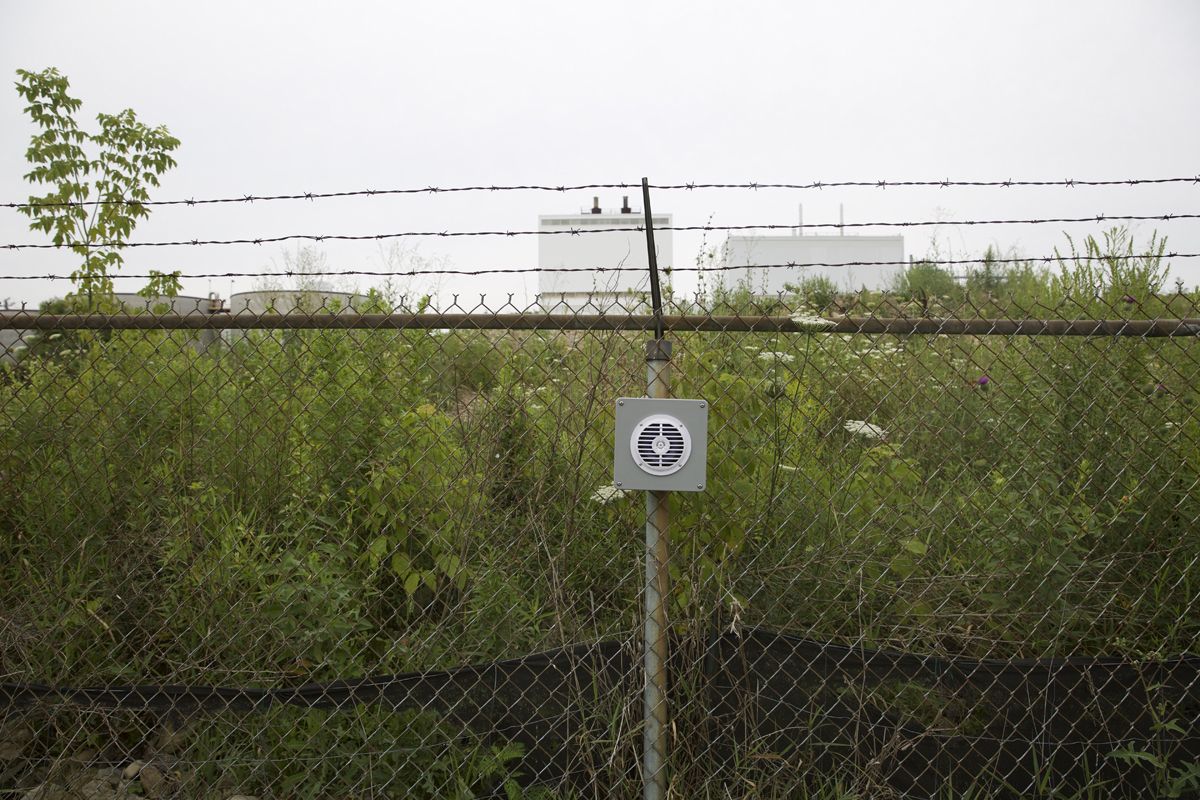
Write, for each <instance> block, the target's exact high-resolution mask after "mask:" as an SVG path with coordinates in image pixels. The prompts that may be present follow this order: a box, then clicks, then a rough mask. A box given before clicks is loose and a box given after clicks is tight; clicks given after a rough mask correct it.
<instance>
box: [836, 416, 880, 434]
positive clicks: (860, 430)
mask: <svg viewBox="0 0 1200 800" xmlns="http://www.w3.org/2000/svg"><path fill="white" fill-rule="evenodd" d="M842 427H843V428H845V429H846V430H847V431H849V432H850V433H852V434H855V435H857V436H862V437H864V438H867V439H884V438H885V437H886V436H887V431H885V430H884V429H883V428H881V427H879V426H878V425H872V424H871V423H869V422H863V421H862V420H857V419H848V420H846V421H845V422H844V423H842Z"/></svg>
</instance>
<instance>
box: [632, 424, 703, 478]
mask: <svg viewBox="0 0 1200 800" xmlns="http://www.w3.org/2000/svg"><path fill="white" fill-rule="evenodd" d="M629 452H630V453H631V454H632V455H633V460H634V462H635V463H636V464H637V465H638V466H639V467H641V468H642V470H644V471H645V472H649V473H651V474H652V475H670V474H671V473H673V472H676V471H677V470H679V469H680V468H682V467H683V465H684V464H686V463H687V459H688V456H689V455H691V452H692V439H691V437H690V436H689V435H688V431H687V428H686V427H685V426H684V424H683V423H682V422H680V421H679V420H677V419H675V418H674V417H670V416H667V415H666V414H655V415H653V416H650V417H647V418H646V419H644V420H642V421H641V422H639V423H638V424H637V425H636V426H635V427H634V429H633V436H632V437H630V441H629Z"/></svg>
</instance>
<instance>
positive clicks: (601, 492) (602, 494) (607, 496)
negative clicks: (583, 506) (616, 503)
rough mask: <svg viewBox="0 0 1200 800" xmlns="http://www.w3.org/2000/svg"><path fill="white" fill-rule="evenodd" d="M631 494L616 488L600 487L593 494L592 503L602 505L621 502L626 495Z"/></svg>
mask: <svg viewBox="0 0 1200 800" xmlns="http://www.w3.org/2000/svg"><path fill="white" fill-rule="evenodd" d="M627 494H629V493H628V492H626V491H625V490H624V489H618V488H617V487H615V486H600V487H598V488H597V489H596V491H595V492H593V493H592V501H593V502H596V503H601V504H607V503H611V502H612V501H613V500H620V499H621V498H622V497H624V496H625V495H627Z"/></svg>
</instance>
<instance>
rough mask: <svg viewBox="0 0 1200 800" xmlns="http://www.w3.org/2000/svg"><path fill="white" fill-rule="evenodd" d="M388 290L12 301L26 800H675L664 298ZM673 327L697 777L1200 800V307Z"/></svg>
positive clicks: (1, 781)
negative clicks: (654, 779) (354, 303)
mask: <svg viewBox="0 0 1200 800" xmlns="http://www.w3.org/2000/svg"><path fill="white" fill-rule="evenodd" d="M319 310H320V309H319ZM376 310H377V311H378V312H379V313H338V314H333V313H301V312H295V313H290V314H272V315H229V314H220V313H218V314H197V315H153V314H133V315H127V314H90V313H89V314H76V315H42V314H33V313H28V312H8V313H5V314H4V315H2V316H0V329H7V330H9V331H12V332H16V333H15V335H16V337H17V341H16V342H14V343H12V344H10V345H9V347H8V350H7V352H6V354H5V355H4V358H3V360H0V364H2V366H0V439H2V446H0V543H2V546H3V548H4V553H3V554H2V558H0V575H2V577H0V664H2V667H3V675H2V676H0V679H2V681H3V687H2V689H0V693H2V694H3V698H4V702H5V720H4V723H3V728H2V729H0V790H3V791H5V792H8V793H9V794H10V795H11V796H14V797H16V796H22V797H29V798H33V797H34V796H35V795H36V797H40V798H52V797H54V798H57V797H68V796H71V797H85V798H103V800H109V798H113V797H116V796H119V795H121V794H122V793H133V794H142V795H145V796H149V797H156V798H157V797H197V798H199V797H219V798H222V800H225V798H229V797H232V796H234V795H254V796H257V797H260V798H265V797H272V798H274V797H279V798H283V797H304V798H317V797H331V798H332V797H351V796H355V797H357V796H389V797H391V796H395V797H461V798H469V797H485V796H495V797H525V796H528V797H561V798H567V797H574V798H585V797H587V798H592V797H597V798H598V797H605V798H607V797H632V796H636V795H638V794H640V792H641V785H642V774H641V758H642V749H643V748H642V744H643V743H642V690H643V680H644V679H643V676H642V663H643V652H642V644H641V642H642V622H643V618H642V614H643V603H644V600H645V598H644V590H645V582H644V577H645V569H646V568H645V564H646V550H645V548H646V545H645V541H644V538H643V531H644V529H645V527H646V522H647V519H646V513H647V511H646V505H645V503H644V502H643V496H642V494H641V493H636V494H635V493H627V492H623V491H621V490H620V489H619V488H617V487H616V486H614V485H613V476H612V465H613V452H614V448H615V447H618V446H620V443H619V442H615V441H614V434H613V425H614V409H613V405H614V401H615V400H616V398H618V397H621V396H641V395H643V394H644V393H645V391H646V365H645V362H644V360H643V354H644V352H645V342H646V340H647V338H648V337H649V335H650V334H649V332H650V331H651V330H652V328H653V318H652V317H651V316H650V315H648V314H644V313H641V311H642V310H641V309H637V308H634V309H616V310H615V311H610V313H604V314H593V315H586V316H567V315H554V314H545V313H542V312H540V311H538V310H537V309H530V310H529V311H528V312H525V313H508V312H509V311H510V310H511V309H510V308H506V309H503V310H502V312H503V313H501V312H497V311H493V310H490V309H487V308H483V307H480V308H476V309H470V310H466V311H464V312H463V313H439V314H429V313H422V314H414V313H392V312H393V311H394V309H390V308H381V309H376ZM834 311H837V313H836V314H835V313H834ZM617 312H619V313H617ZM673 312H674V313H669V314H667V315H665V316H664V317H663V320H662V321H663V326H664V328H665V330H666V336H667V338H668V339H669V340H670V341H671V343H672V356H671V363H670V369H671V393H672V395H673V396H675V397H694V398H703V399H704V400H706V401H707V402H708V403H709V404H710V406H711V413H710V417H709V430H708V482H707V487H706V489H705V491H703V492H698V493H695V494H691V495H688V494H682V493H678V494H673V495H671V497H670V500H669V503H670V522H669V523H664V524H665V526H666V528H667V530H666V531H665V532H664V531H658V532H659V533H665V538H666V540H667V541H668V542H669V550H670V562H669V570H668V573H669V582H668V584H667V588H666V590H665V594H664V602H665V603H666V606H667V621H668V623H667V629H666V633H667V634H668V635H669V638H670V641H669V647H668V648H667V649H668V655H667V657H666V658H667V672H668V674H669V676H670V677H669V680H668V682H667V685H668V691H667V696H666V704H667V706H668V707H669V723H668V724H667V725H666V728H667V729H668V730H667V737H666V738H667V747H666V752H665V753H663V754H662V756H663V760H664V763H665V767H664V769H665V770H666V773H667V784H668V787H669V788H668V795H667V796H669V797H676V796H678V797H684V796H686V797H713V798H718V797H721V798H724V797H793V796H798V797H822V798H824V797H829V798H834V797H882V796H898V797H959V796H970V797H988V796H997V797H1001V796H1042V797H1051V796H1054V797H1071V796H1078V797H1087V796H1111V795H1124V796H1144V797H1158V796H1168V795H1171V793H1172V792H1177V793H1179V794H1180V795H1182V794H1185V793H1186V792H1188V791H1192V790H1194V789H1195V788H1196V786H1197V776H1198V775H1200V766H1197V765H1198V764H1200V659H1198V657H1197V655H1196V654H1197V652H1198V651H1200V647H1198V644H1197V637H1198V636H1200V564H1198V563H1197V559H1200V416H1198V413H1200V350H1198V348H1200V342H1198V341H1197V334H1198V333H1200V314H1198V313H1197V312H1196V310H1195V308H1194V303H1193V301H1192V298H1190V297H1188V296H1184V295H1179V296H1177V297H1175V298H1166V299H1165V300H1164V299H1161V298H1153V297H1151V298H1146V299H1144V300H1142V301H1138V302H1135V301H1133V300H1132V298H1123V297H1119V296H1117V297H1109V298H1108V299H1103V298H1100V297H1096V298H1088V299H1087V301H1086V302H1080V303H1077V304H1076V305H1074V306H1071V305H1067V304H1064V303H1062V302H1059V303H1057V304H1049V303H1046V304H1036V303H1031V304H1028V305H1026V306H1024V307H1022V308H1014V307H1012V306H1003V305H1002V304H999V303H998V302H996V301H994V300H993V299H992V298H990V297H988V298H985V299H984V300H981V301H979V302H976V303H970V302H961V303H958V304H956V305H953V306H950V305H946V306H943V305H939V304H937V303H934V304H929V303H924V304H923V305H918V304H914V303H907V304H904V305H898V304H897V303H896V302H894V301H893V300H889V299H888V298H887V297H885V296H881V295H880V296H874V297H871V296H867V295H860V296H858V297H857V298H856V299H851V300H849V301H847V302H843V303H842V304H841V305H840V306H839V307H838V308H836V309H834V308H830V307H829V306H827V305H826V306H823V307H821V308H815V307H813V305H812V304H809V305H805V304H804V302H802V299H800V298H792V299H790V300H789V299H787V298H776V299H767V300H762V301H755V300H753V299H749V298H745V299H744V300H743V301H742V302H741V303H740V304H729V303H727V304H725V305H711V306H708V307H690V308H674V309H673ZM821 314H824V315H825V316H821ZM664 518H665V517H664Z"/></svg>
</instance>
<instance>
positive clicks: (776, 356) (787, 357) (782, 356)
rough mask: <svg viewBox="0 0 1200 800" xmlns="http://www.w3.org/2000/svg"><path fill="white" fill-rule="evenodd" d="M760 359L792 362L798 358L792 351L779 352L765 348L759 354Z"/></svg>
mask: <svg viewBox="0 0 1200 800" xmlns="http://www.w3.org/2000/svg"><path fill="white" fill-rule="evenodd" d="M758 360H759V361H782V362H783V363H785V364H790V363H791V362H793V361H795V360H796V357H795V356H794V355H792V354H791V353H779V352H776V351H774V350H763V351H762V352H761V353H759V354H758Z"/></svg>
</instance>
